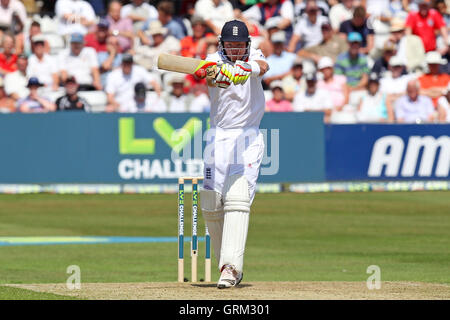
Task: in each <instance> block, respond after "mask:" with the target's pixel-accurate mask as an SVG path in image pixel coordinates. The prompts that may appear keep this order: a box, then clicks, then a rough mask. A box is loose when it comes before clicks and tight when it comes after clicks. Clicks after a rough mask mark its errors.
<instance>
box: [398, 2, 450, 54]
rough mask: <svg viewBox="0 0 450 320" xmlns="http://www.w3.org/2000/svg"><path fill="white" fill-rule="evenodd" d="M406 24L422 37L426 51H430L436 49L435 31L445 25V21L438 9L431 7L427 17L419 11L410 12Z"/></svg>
mask: <svg viewBox="0 0 450 320" xmlns="http://www.w3.org/2000/svg"><path fill="white" fill-rule="evenodd" d="M406 26H407V27H410V28H411V30H412V33H413V34H415V35H417V36H419V37H420V38H421V39H422V42H423V46H424V47H425V51H426V52H428V51H433V50H436V35H435V31H436V30H439V29H440V28H442V27H445V22H444V19H443V18H442V16H441V14H440V13H439V12H438V11H437V10H435V9H430V10H429V11H428V16H426V17H425V18H423V17H422V16H421V15H420V14H419V12H410V13H409V15H408V18H407V19H406Z"/></svg>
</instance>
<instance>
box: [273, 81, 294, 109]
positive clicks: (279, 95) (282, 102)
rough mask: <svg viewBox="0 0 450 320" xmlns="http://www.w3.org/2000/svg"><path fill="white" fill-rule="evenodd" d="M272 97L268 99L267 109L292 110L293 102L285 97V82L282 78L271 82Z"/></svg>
mask: <svg viewBox="0 0 450 320" xmlns="http://www.w3.org/2000/svg"><path fill="white" fill-rule="evenodd" d="M270 90H271V91H272V99H270V100H269V101H266V111H269V112H291V111H293V110H292V103H291V102H290V101H289V100H287V99H286V98H285V97H284V91H283V82H282V81H281V80H275V81H272V83H271V84H270Z"/></svg>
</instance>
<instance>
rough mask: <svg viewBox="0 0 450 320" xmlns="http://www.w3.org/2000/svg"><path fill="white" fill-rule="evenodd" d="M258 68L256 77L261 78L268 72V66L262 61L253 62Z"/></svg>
mask: <svg viewBox="0 0 450 320" xmlns="http://www.w3.org/2000/svg"><path fill="white" fill-rule="evenodd" d="M254 62H256V63H257V64H258V66H259V74H258V77H262V76H263V75H264V74H265V73H266V72H267V71H269V64H268V63H267V62H265V61H262V60H254Z"/></svg>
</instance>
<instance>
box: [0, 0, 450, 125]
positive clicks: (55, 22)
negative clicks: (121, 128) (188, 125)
mask: <svg viewBox="0 0 450 320" xmlns="http://www.w3.org/2000/svg"><path fill="white" fill-rule="evenodd" d="M449 2H450V0H198V1H195V0H176V1H167V0H160V1H158V0H151V1H144V0H132V1H119V0H112V1H103V0H92V1H86V0H57V1H32V0H28V1H26V0H24V1H19V0H0V112H2V113H7V112H8V113H9V112H53V111H68V110H84V111H87V112H208V111H209V109H210V103H209V98H208V90H207V87H206V83H205V81H204V80H199V79H196V78H194V76H192V75H184V74H176V73H171V72H166V71H164V70H159V69H158V68H157V66H156V61H157V57H158V55H159V54H161V53H171V54H177V55H182V56H186V57H195V58H201V59H205V58H206V56H207V54H208V53H212V52H214V51H216V50H217V47H218V40H217V39H218V38H217V36H218V35H219V34H220V30H221V27H222V26H223V24H224V23H225V22H226V21H229V20H232V19H239V20H242V21H244V22H245V23H246V25H247V26H248V28H249V31H250V35H251V38H252V42H251V46H252V48H254V49H260V50H261V51H262V52H263V54H264V55H265V56H266V57H267V60H268V63H269V66H270V70H269V71H268V72H267V73H266V74H265V75H264V77H263V79H262V84H263V87H264V90H265V94H266V111H267V112H308V111H321V112H323V113H324V119H325V121H326V122H332V123H352V122H398V123H400V122H406V123H422V122H450V107H449V101H450V93H449V91H450V86H449V80H450V76H449V72H450V64H449V54H450V52H449V45H450V34H449V32H448V31H449V28H450V3H449Z"/></svg>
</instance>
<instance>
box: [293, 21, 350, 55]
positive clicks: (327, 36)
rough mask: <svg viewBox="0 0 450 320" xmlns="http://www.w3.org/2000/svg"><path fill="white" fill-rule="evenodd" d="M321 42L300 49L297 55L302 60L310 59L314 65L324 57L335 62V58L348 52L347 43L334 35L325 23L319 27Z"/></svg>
mask: <svg viewBox="0 0 450 320" xmlns="http://www.w3.org/2000/svg"><path fill="white" fill-rule="evenodd" d="M321 31H322V38H323V40H322V42H321V43H320V44H318V45H315V46H312V47H309V48H306V49H302V50H300V51H299V52H298V53H297V54H298V55H299V56H300V57H302V58H304V59H311V60H312V61H314V62H315V63H316V64H317V63H318V62H319V60H320V59H321V58H322V57H324V56H327V57H330V58H331V59H333V61H336V59H337V57H338V56H339V55H340V54H342V53H344V52H346V51H348V44H347V42H346V41H345V40H344V39H342V37H340V36H339V35H338V34H336V33H334V31H333V29H332V28H331V25H330V24H329V23H328V22H325V23H323V24H322V26H321Z"/></svg>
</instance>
